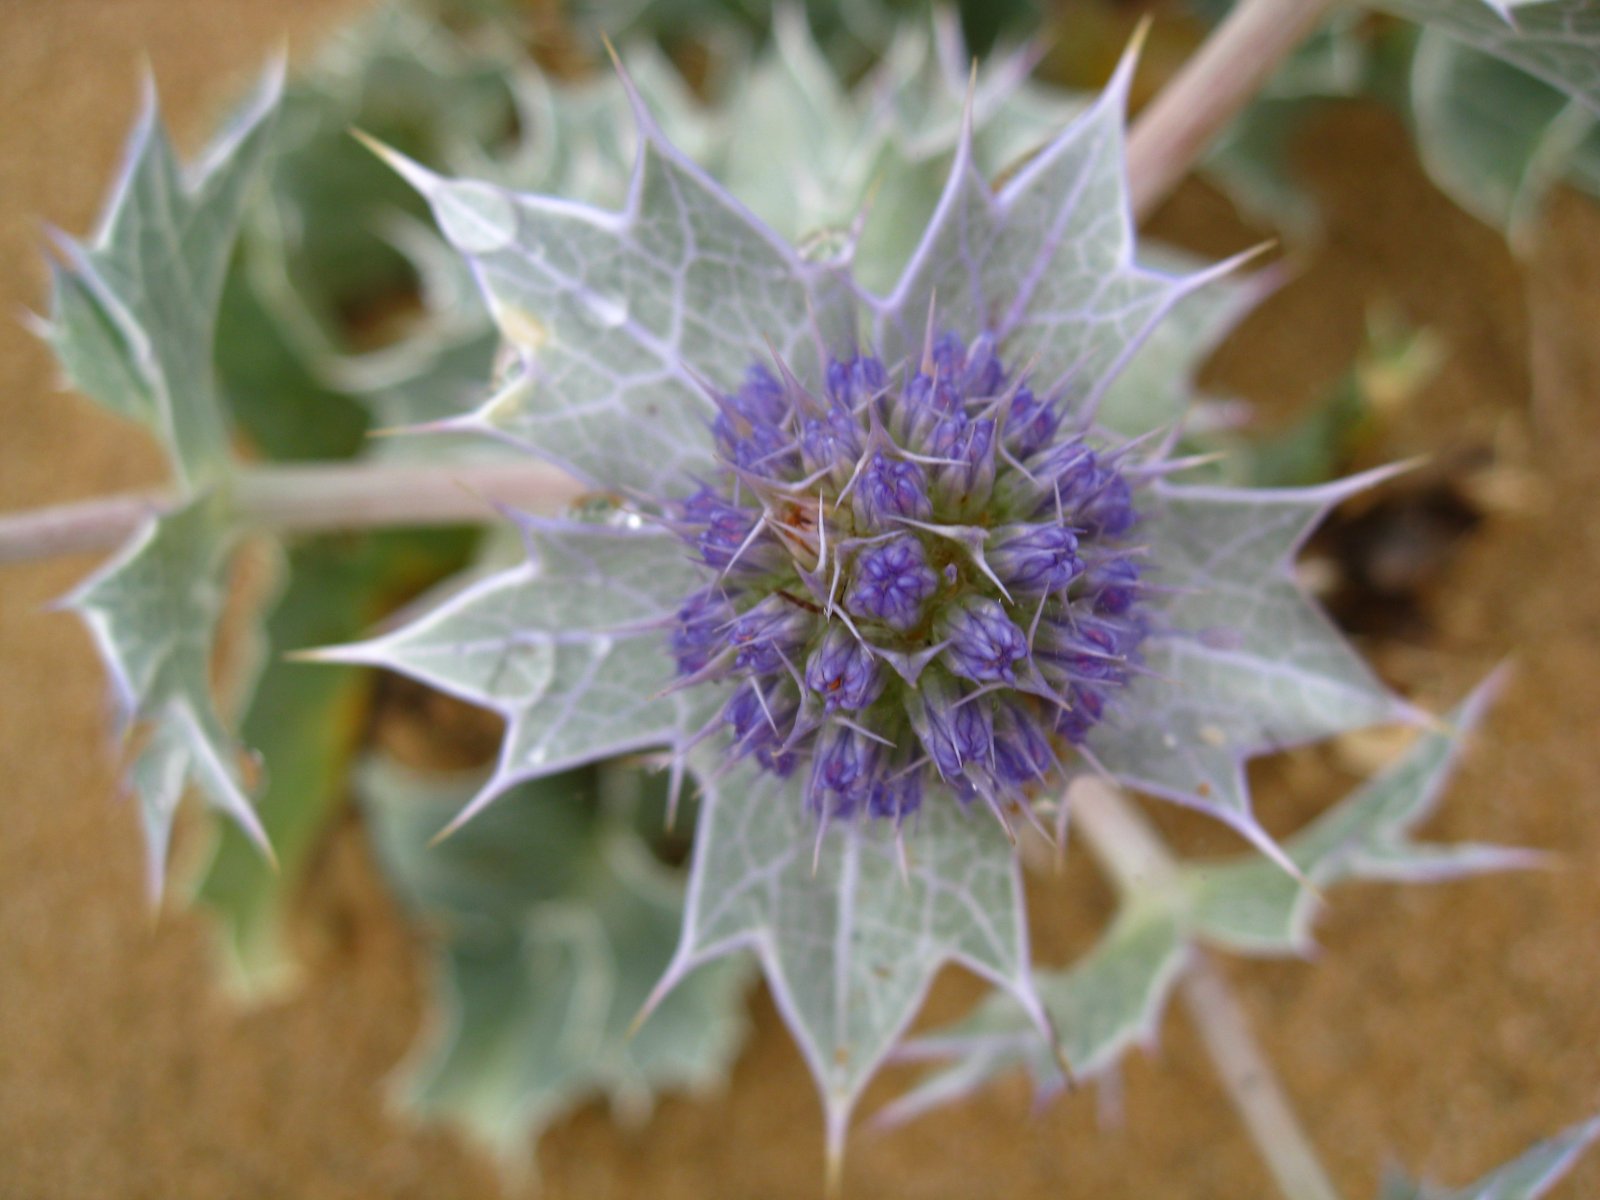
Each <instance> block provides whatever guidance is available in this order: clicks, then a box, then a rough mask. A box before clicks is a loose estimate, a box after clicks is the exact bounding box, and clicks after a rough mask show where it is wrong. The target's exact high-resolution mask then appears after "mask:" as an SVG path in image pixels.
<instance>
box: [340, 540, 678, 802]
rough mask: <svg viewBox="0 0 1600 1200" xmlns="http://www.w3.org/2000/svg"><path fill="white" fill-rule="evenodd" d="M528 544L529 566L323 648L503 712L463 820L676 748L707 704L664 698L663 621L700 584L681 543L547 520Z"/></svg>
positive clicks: (670, 670)
mask: <svg viewBox="0 0 1600 1200" xmlns="http://www.w3.org/2000/svg"><path fill="white" fill-rule="evenodd" d="M530 550H531V555H532V557H531V558H530V561H528V562H527V563H525V564H523V565H522V566H519V567H515V568H513V569H511V570H509V571H504V572H501V573H499V574H495V575H492V576H490V577H489V578H487V579H484V580H481V581H479V582H477V583H475V584H472V585H471V586H469V587H467V588H466V589H465V590H463V591H461V592H459V593H457V594H456V595H454V596H453V597H451V598H450V599H448V600H446V601H445V602H444V603H443V604H441V605H439V606H438V607H437V608H434V609H433V610H432V611H430V612H428V613H426V614H424V615H423V616H421V617H420V618H418V619H417V620H415V621H412V622H411V623H410V624H407V625H405V626H403V627H401V628H400V629H397V630H395V631H393V632H392V633H388V634H386V635H384V636H382V637H379V638H376V639H374V640H372V641H368V642H362V643H359V644H357V645H354V646H344V647H339V648H337V649H333V650H329V651H325V652H323V653H322V654H321V657H322V658H323V659H324V660H326V661H331V662H352V663H365V664H368V665H371V666H380V667H386V668H388V669H389V670H392V671H399V672H401V673H402V674H405V675H410V676H413V677H414V678H417V679H420V680H422V681H423V682H424V683H427V684H430V685H431V686H433V687H436V688H439V689H440V690H442V691H446V692H449V693H451V694H452V695H455V696H459V697H461V698H462V699H464V700H467V701H469V702H471V703H473V704H479V705H482V706H484V707H485V708H490V709H493V710H495V711H496V712H499V713H501V714H502V715H503V716H504V717H505V718H506V724H507V728H506V735H505V741H504V743H503V744H502V746H501V752H500V761H499V765H498V766H497V767H496V769H495V772H494V774H493V776H492V777H491V778H490V779H489V781H488V782H487V783H486V784H485V785H484V786H483V789H482V790H481V791H480V792H479V794H478V795H477V797H475V798H474V799H473V801H472V803H471V804H470V805H468V806H467V807H466V808H465V809H463V810H462V812H461V813H460V815H459V816H458V818H457V822H456V823H457V824H458V825H459V824H460V823H462V822H464V821H466V820H467V819H468V818H469V817H470V816H472V815H473V814H474V813H476V812H477V811H478V810H479V809H481V808H482V807H483V806H484V805H486V804H488V802H489V801H490V800H492V799H494V798H495V797H496V796H498V795H500V794H501V793H502V792H504V791H505V790H506V789H507V788H509V787H511V786H512V785H513V784H516V783H518V782H521V781H523V780H527V779H536V778H539V777H541V776H545V775H551V774H554V773H556V772H559V771H564V770H567V769H569V768H571V767H575V766H579V765H581V764H584V763H588V762H593V761H595V760H596V759H600V758H606V757H611V756H614V755H618V754H625V753H629V752H632V751H637V750H643V749H646V748H651V747H662V746H667V745H671V744H674V743H675V742H676V741H677V740H678V739H679V737H680V736H682V735H683V734H686V733H688V732H692V731H693V730H694V729H696V728H698V727H699V726H700V725H701V724H703V723H704V721H705V719H706V716H701V715H699V709H700V708H701V707H703V706H704V704H705V703H706V701H705V699H704V697H703V696H702V697H697V696H696V695H695V694H694V693H690V692H683V691H673V692H670V693H669V692H668V688H669V686H670V685H671V684H672V683H673V682H674V665H673V661H672V656H671V654H669V653H668V652H667V646H666V632H665V618H667V617H668V616H670V615H671V614H672V613H673V612H674V611H675V610H676V608H677V606H678V605H679V604H680V603H681V602H682V600H683V597H684V596H686V595H688V594H689V593H690V592H691V591H693V590H694V589H695V588H696V587H697V586H698V585H699V575H698V574H697V572H696V570H695V568H694V567H693V565H692V564H691V563H690V562H689V561H688V560H687V558H686V557H685V555H684V553H683V550H682V547H681V544H680V543H679V542H678V541H677V540H676V539H675V538H672V537H667V536H658V535H656V534H654V533H645V532H639V531H637V530H634V529H632V528H630V527H627V526H622V525H615V526H606V525H584V524H579V523H576V522H573V523H567V524H563V523H546V524H544V525H543V526H541V528H540V529H539V530H538V531H537V532H535V533H534V534H532V535H531V536H530ZM707 715H709V714H707Z"/></svg>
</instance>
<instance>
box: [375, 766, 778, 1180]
mask: <svg viewBox="0 0 1600 1200" xmlns="http://www.w3.org/2000/svg"><path fill="white" fill-rule="evenodd" d="M621 770H622V769H621V768H617V767H614V766H608V767H603V768H601V769H600V771H599V772H596V771H594V770H585V771H581V772H577V773H570V774H565V775H557V776H551V777H549V778H546V779H543V780H540V781H539V782H537V783H532V784H524V785H522V786H520V787H518V788H517V789H515V790H513V791H512V792H511V793H510V794H509V795H508V796H507V797H506V798H505V800H504V802H503V803H501V804H499V805H497V806H495V808H493V809H492V810H491V811H489V812H487V813H485V814H483V816H481V817H480V818H479V819H478V820H476V821H474V822H473V823H472V824H470V825H468V826H467V827H466V828H464V829H462V830H460V831H459V832H457V833H455V834H454V835H453V836H451V837H450V838H447V839H446V840H444V841H443V842H440V843H438V844H437V845H432V844H430V839H431V838H432V837H433V835H434V834H436V833H437V832H438V831H439V830H440V828H441V826H443V825H444V823H445V822H446V821H447V820H448V819H449V818H450V817H451V816H452V815H453V814H454V813H455V812H456V810H457V809H459V808H460V807H461V805H462V803H464V802H465V801H466V800H467V799H468V798H469V797H470V796H471V795H472V793H473V791H474V790H475V788H476V786H477V781H476V780H474V779H462V778H458V777H451V776H443V777H438V776H428V775H422V774H418V773H415V772H410V771H407V770H406V769H404V768H402V767H400V766H399V765H398V764H396V763H393V762H389V761H386V760H382V759H375V760H371V761H369V762H368V763H367V764H366V765H365V767H364V768H363V769H362V770H361V772H360V773H359V776H358V787H359V791H360V795H361V800H362V807H363V811H364V812H365V814H366V816H367V819H368V820H369V821H370V822H371V827H372V834H373V841H374V844H375V846H376V848H377V851H378V859H379V862H380V863H381V865H382V867H383V869H384V873H385V875H386V876H387V878H388V880H389V883H390V885H391V886H392V887H393V888H394V889H395V891H396V892H397V894H398V895H399V897H400V899H401V900H402V901H403V902H404V903H405V905H406V906H407V908H408V909H410V910H411V911H412V912H413V913H414V914H416V916H417V917H418V918H419V919H421V920H422V921H423V922H424V924H425V926H426V927H427V928H429V929H430V930H431V932H432V934H433V937H434V941H435V954H434V964H433V977H434V989H435V990H434V1001H435V1004H436V1005H437V1008H438V1011H437V1012H436V1014H435V1017H434V1020H433V1022H432V1027H431V1032H429V1033H427V1034H425V1035H424V1038H423V1040H422V1042H421V1043H419V1045H418V1046H417V1048H416V1050H415V1051H414V1052H413V1054H412V1056H411V1059H410V1061H409V1062H408V1064H407V1065H406V1066H405V1068H404V1069H403V1072H402V1077H401V1080H400V1091H401V1095H402V1097H403V1099H404V1101H405V1103H406V1104H407V1105H408V1107H410V1108H412V1109H413V1110H414V1111H416V1112H419V1113H421V1114H424V1115H427V1116H430V1117H434V1118H443V1119H448V1120H453V1121H456V1122H458V1123H460V1124H461V1125H462V1126H463V1127H465V1129H466V1130H467V1131H468V1132H470V1133H471V1134H473V1135H474V1136H476V1137H478V1138H480V1139H482V1140H483V1141H485V1142H486V1143H487V1144H488V1145H489V1146H491V1147H492V1148H493V1149H495V1150H497V1151H498V1152H499V1153H500V1154H501V1155H502V1156H503V1157H504V1158H506V1159H508V1160H512V1161H515V1160H517V1159H519V1158H521V1157H522V1156H523V1154H524V1153H525V1152H526V1150H527V1149H528V1147H529V1143H530V1138H532V1139H537V1137H538V1135H539V1134H540V1132H541V1131H542V1130H543V1129H544V1128H545V1127H546V1126H547V1125H548V1124H549V1123H550V1122H551V1121H552V1120H554V1119H555V1118H556V1117H558V1116H559V1115H561V1114H562V1113H564V1112H567V1111H570V1110H571V1109H572V1108H573V1107H575V1106H576V1105H578V1104H580V1103H582V1102H584V1101H585V1100H587V1099H589V1098H590V1097H592V1096H594V1095H597V1094H598V1095H602V1096H605V1097H606V1098H607V1099H609V1100H610V1102H611V1104H612V1106H613V1108H614V1109H615V1110H616V1111H617V1112H618V1113H619V1115H622V1116H624V1117H633V1118H641V1117H643V1116H644V1115H645V1114H646V1113H647V1112H648V1110H649V1107H650V1105H651V1103H652V1102H653V1100H654V1098H655V1096H656V1094H657V1093H658V1092H660V1091H661V1090H663V1089H677V1088H691V1089H696V1088H705V1087H709V1086H714V1085H715V1084H717V1083H719V1082H720V1081H721V1080H722V1079H723V1078H724V1077H725V1076H726V1073H727V1070H728V1067H729V1066H730V1064H731V1062H732V1059H733V1056H734V1054H735V1053H736V1052H737V1050H738V1047H739V1044H740V1043H741V1042H742V1040H743V1035H744V1030H745V1020H744V1016H743V1012H742V993H743V988H744V984H745V981H746V979H747V972H746V971H744V970H742V969H741V968H740V966H739V964H737V963H731V962H721V963H717V964H714V965H712V966H709V967H707V968H706V969H705V970H703V971H697V972H696V973H695V974H694V975H693V976H692V977H691V978H689V979H688V980H686V981H685V982H684V984H683V986H682V987H681V988H679V989H678V990H677V991H675V992H674V993H673V995H671V996H669V997H667V998H666V999H665V1000H664V1001H663V1002H662V1003H661V1004H660V1006H659V1007H658V1008H657V1009H656V1011H655V1013H654V1014H653V1016H652V1017H651V1019H650V1020H648V1021H646V1022H644V1024H643V1025H641V1026H640V1027H639V1028H638V1029H637V1031H636V1032H635V1031H632V1030H630V1023H631V1022H632V1021H633V1019H634V1017H635V1016H636V1015H637V1014H638V1012H639V1010H640V1008H641V1006H642V1005H643V1004H644V1002H645V1000H646V997H647V996H648V995H649V994H650V989H651V987H652V985H653V984H654V983H655V981H656V979H657V978H658V977H659V975H660V973H661V971H662V969H663V968H664V967H665V966H666V965H667V962H668V961H669V959H670V958H671V956H672V952H673V945H674V943H675V941H676V939H677V934H678V926H679V922H680V920H681V916H682V910H683V889H682V882H681V878H680V877H679V875H678V874H677V873H676V872H673V871H670V870H668V869H667V868H665V867H663V866H662V865H661V864H660V863H658V862H657V861H656V860H655V859H654V858H653V857H652V856H651V854H650V852H649V849H648V847H647V846H646V845H645V844H644V842H643V841H642V840H641V839H640V837H639V835H638V834H637V833H635V832H634V830H633V828H632V826H631V825H630V824H629V823H628V821H627V820H626V819H625V814H622V813H618V812H615V811H613V809H612V807H611V806H608V805H606V804H604V803H600V804H597V803H596V798H595V793H596V791H597V789H601V788H603V786H604V785H603V782H602V779H601V776H603V775H604V773H605V772H608V771H611V772H616V771H621Z"/></svg>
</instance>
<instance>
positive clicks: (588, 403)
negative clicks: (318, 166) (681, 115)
mask: <svg viewBox="0 0 1600 1200" xmlns="http://www.w3.org/2000/svg"><path fill="white" fill-rule="evenodd" d="M636 119H637V121H638V122H639V126H640V140H641V149H640V151H639V156H638V159H637V161H636V165H635V171H634V177H633V183H632V186H631V188H630V191H629V196H628V202H627V205H626V206H625V208H624V209H623V211H622V212H620V213H612V212H607V211H603V210H601V209H597V208H591V207H589V206H587V205H583V204H577V203H573V202H571V201H567V200H561V199H555V198H552V197H547V196H534V195H520V194H517V193H513V192H510V191H506V190H504V189H502V188H499V187H496V186H494V185H492V184H488V183H482V182H477V181H470V180H452V179H445V178H442V177H440V176H438V175H435V174H433V173H432V172H429V171H427V170H425V169H423V168H421V167H419V166H417V165H416V164H414V163H411V162H409V161H408V160H405V159H402V158H399V157H398V156H394V155H391V156H390V158H391V162H392V163H393V164H394V165H395V166H396V168H397V169H398V170H400V171H401V172H402V173H404V174H405V175H406V177H407V178H408V179H409V180H410V181H411V183H412V184H413V185H414V186H415V187H416V188H417V189H418V190H419V191H420V192H422V193H423V195H424V196H425V197H426V198H427V199H428V201H429V202H430V203H431V204H432V205H433V209H434V214H435V217H436V218H437V220H438V222H439V226H440V229H441V230H442V231H443V233H444V235H445V237H446V238H447V239H449V240H450V242H451V243H452V244H453V245H454V246H455V247H456V249H457V250H459V251H461V253H463V254H464V255H466V256H467V257H468V258H469V259H470V260H471V261H472V263H473V269H474V271H475V272H476V274H477V276H478V279H479V281H480V283H481V285H482V286H483V288H484V290H485V292H486V294H487V296H488V300H489V307H490V311H491V312H492V314H493V315H494V318H495V322H496V324H497V325H498V326H499V328H500V331H501V334H502V336H503V337H504V338H505V340H506V342H507V343H508V345H509V346H510V347H511V348H512V349H513V350H514V351H515V352H516V354H517V356H518V363H517V366H516V367H515V368H514V369H513V371H512V373H511V376H510V378H509V379H507V380H506V381H505V383H504V384H503V385H502V387H501V389H500V391H499V392H498V393H497V394H496V395H495V396H494V397H492V398H491V399H490V400H489V401H488V402H487V403H485V404H484V406H483V407H482V408H480V409H479V410H478V411H477V412H476V413H475V414H473V416H472V417H471V418H469V419H466V420H464V421H462V422H459V423H458V425H459V427H460V428H462V429H474V430H480V431H483V432H490V433H493V434H496V435H498V436H501V437H504V438H506V439H508V440H510V441H512V442H514V443H516V444H519V445H522V446H524V447H526V448H528V449H530V450H532V451H534V452H536V453H539V454H541V455H543V456H546V457H548V458H550V459H552V460H554V461H556V462H557V463H560V464H561V465H564V466H566V467H568V468H569V469H571V470H572V471H573V472H574V473H576V474H577V475H579V476H580V477H582V478H585V479H587V480H591V481H596V482H599V483H601V484H602V485H603V486H607V487H613V488H621V489H624V490H630V489H631V490H638V491H642V492H645V493H648V494H651V495H656V496H668V495H672V494H675V493H678V492H681V491H682V490H683V489H684V487H685V486H686V485H687V481H688V480H689V479H690V478H692V477H693V476H695V475H696V474H701V473H704V472H706V471H709V470H710V469H712V463H713V460H712V457H711V442H710V439H709V438H707V437H706V421H707V420H708V418H709V416H710V415H711V412H712V405H711V401H710V400H709V399H708V398H707V397H706V395H705V392H704V390H703V386H702V383H701V382H700V381H699V380H697V379H696V378H695V377H694V376H693V375H692V374H691V373H690V371H689V370H688V369H687V368H686V367H685V365H684V364H686V363H692V364H693V365H694V369H695V370H696V371H698V372H699V373H700V374H701V376H703V377H704V380H705V382H706V383H709V384H710V385H712V386H722V387H730V386H734V385H736V384H737V383H738V382H739V381H740V380H741V379H743V378H744V374H745V372H746V370H748V368H749V367H750V364H751V363H753V362H757V361H762V360H764V359H766V358H767V357H769V356H770V355H771V354H772V353H777V354H780V355H782V356H783V357H784V358H785V359H786V360H788V361H790V362H793V363H795V364H796V366H797V369H800V370H802V371H804V370H805V369H806V367H805V364H806V362H809V361H810V360H809V359H807V358H806V357H805V355H804V354H803V352H804V351H807V350H809V349H810V348H811V346H812V341H811V339H812V335H813V331H814V330H815V329H816V322H817V321H818V320H822V319H826V318H824V317H823V316H822V312H821V310H822V309H824V308H826V307H830V306H829V304H828V302H826V301H824V300H822V299H820V298H819V288H818V287H817V286H815V285H814V283H813V280H812V276H813V274H814V272H812V271H811V270H809V269H808V268H806V267H804V266H803V265H802V264H801V263H800V262H799V260H798V259H797V258H796V257H795V256H794V253H793V251H792V250H791V249H790V248H789V246H788V245H787V244H786V243H784V242H783V241H781V239H779V238H777V237H776V236H775V235H773V234H772V233H771V232H770V231H769V230H767V229H765V228H764V227H763V226H761V225H760V224H759V223H758V222H756V221H754V220H753V219H752V218H751V217H750V216H749V215H748V213H746V212H745V211H744V210H743V209H742V208H740V207H739V206H738V205H737V204H736V203H735V202H734V201H733V200H731V199H730V198H729V197H728V196H727V194H726V193H725V192H723V191H722V190H721V189H719V188H718V187H717V186H716V185H715V184H713V183H712V182H711V181H710V179H709V178H708V177H707V176H706V175H705V174H704V172H702V171H701V170H700V168H698V167H696V166H695V165H694V164H692V163H690V162H689V161H688V160H687V159H685V158H683V157H682V155H681V154H680V153H679V152H678V151H677V150H676V149H674V148H673V147H672V146H670V145H669V144H668V143H667V142H666V141H665V140H664V138H663V137H662V136H661V134H660V132H659V130H657V129H656V128H655V126H654V125H653V123H652V122H651V120H650V118H649V116H648V115H647V114H646V113H645V112H644V110H643V108H642V106H638V107H637V108H636ZM830 328H831V326H830ZM818 366H820V364H816V363H813V364H812V369H816V367H818ZM624 433H626V436H622V435H623V434H624Z"/></svg>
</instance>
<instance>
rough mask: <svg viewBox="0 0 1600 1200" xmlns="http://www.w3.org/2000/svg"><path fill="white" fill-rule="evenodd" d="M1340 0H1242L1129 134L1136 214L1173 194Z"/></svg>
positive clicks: (1130, 178) (1130, 180)
mask: <svg viewBox="0 0 1600 1200" xmlns="http://www.w3.org/2000/svg"><path fill="white" fill-rule="evenodd" d="M1337 3H1339V0H1240V2H1239V3H1238V4H1235V5H1234V6H1233V8H1232V9H1231V10H1230V11H1229V12H1228V15H1227V16H1226V17H1224V18H1223V20H1222V23H1221V24H1220V25H1218V26H1217V28H1216V29H1215V30H1214V31H1213V32H1212V34H1211V36H1210V37H1208V38H1207V39H1206V40H1205V42H1204V44H1202V45H1201V47H1200V48H1199V49H1198V50H1196V51H1195V52H1194V54H1193V56H1192V57H1190V59H1189V60H1188V61H1187V62H1185V63H1184V64H1183V67H1182V68H1181V69H1180V70H1179V71H1178V73H1177V74H1176V75H1175V76H1173V78H1172V81H1171V82H1170V83H1168V84H1167V85H1166V87H1164V88H1162V89H1161V92H1160V94H1159V95H1157V96H1156V98H1155V99H1154V100H1152V101H1151V102H1150V103H1149V105H1148V106H1146V108H1145V110H1144V111H1143V112H1142V113H1140V114H1139V119H1138V120H1136V121H1135V122H1134V123H1133V128H1132V130H1131V131H1130V132H1129V134H1128V184H1129V192H1130V201H1131V203H1132V205H1133V213H1134V216H1135V217H1136V218H1138V219H1139V220H1143V219H1144V218H1145V217H1147V216H1149V215H1150V214H1151V213H1152V212H1154V211H1155V209H1156V207H1157V206H1158V205H1159V204H1160V203H1161V201H1163V200H1164V199H1166V197H1167V195H1168V194H1169V193H1170V192H1171V191H1172V189H1173V188H1175V187H1176V186H1177V185H1178V183H1179V182H1180V181H1181V180H1182V179H1183V177H1184V176H1185V175H1187V174H1188V173H1189V170H1190V168H1192V167H1193V166H1194V164H1195V163H1196V162H1198V161H1199V160H1200V156H1201V155H1202V154H1204V153H1205V152H1206V150H1207V149H1208V148H1209V147H1210V145H1211V143H1212V142H1213V141H1215V140H1216V138H1217V135H1218V134H1220V133H1221V132H1222V131H1223V129H1225V128H1226V127H1227V125H1228V123H1229V122H1230V121H1232V120H1233V118H1234V117H1236V116H1238V115H1239V113H1240V112H1241V111H1242V110H1243V109H1244V106H1245V105H1246V104H1248V103H1249V102H1250V101H1251V100H1252V99H1253V98H1254V97H1255V96H1256V94H1257V93H1258V92H1260V91H1261V88H1262V87H1263V86H1264V85H1265V84H1266V82H1267V80H1268V79H1269V78H1270V77H1271V76H1272V73H1273V72H1274V71H1276V70H1277V69H1278V67H1279V65H1280V64H1281V63H1282V62H1283V60H1284V59H1286V58H1288V57H1289V55H1290V54H1291V53H1292V52H1293V51H1294V50H1295V48H1296V47H1297V46H1299V45H1300V43H1301V42H1303V41H1305V40H1306V38H1307V37H1309V36H1310V35H1311V34H1312V33H1313V32H1314V31H1315V30H1316V28H1317V26H1319V25H1320V24H1322V22H1323V20H1324V19H1325V18H1326V17H1327V15H1328V13H1329V12H1330V11H1331V10H1332V9H1333V7H1334V6H1335V5H1336V4H1337Z"/></svg>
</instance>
